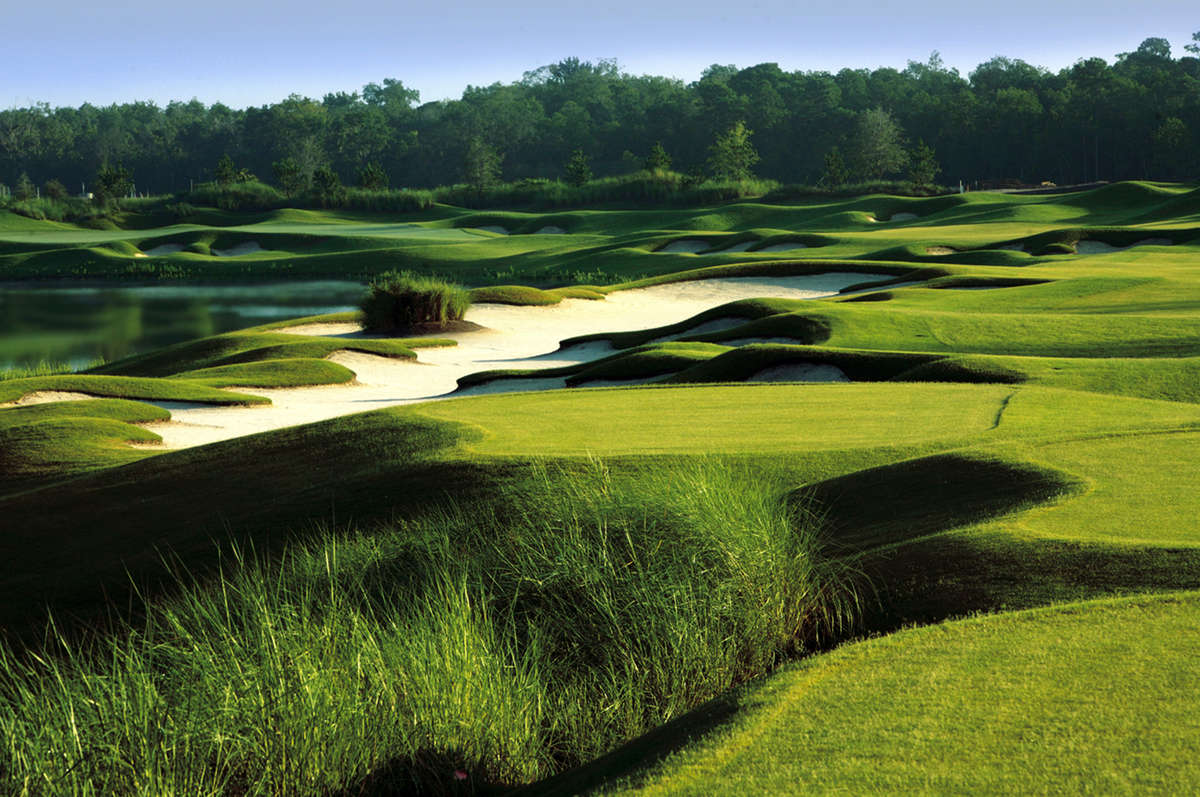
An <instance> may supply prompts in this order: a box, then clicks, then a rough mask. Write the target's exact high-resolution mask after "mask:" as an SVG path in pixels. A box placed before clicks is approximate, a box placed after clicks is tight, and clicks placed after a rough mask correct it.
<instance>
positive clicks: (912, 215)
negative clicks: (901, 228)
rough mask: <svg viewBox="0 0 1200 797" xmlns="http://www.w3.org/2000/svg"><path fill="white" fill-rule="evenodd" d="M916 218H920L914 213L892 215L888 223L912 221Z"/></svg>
mask: <svg viewBox="0 0 1200 797" xmlns="http://www.w3.org/2000/svg"><path fill="white" fill-rule="evenodd" d="M916 218H920V217H919V216H917V214H916V213H893V214H892V217H891V218H890V219H888V221H912V220H913V219H916Z"/></svg>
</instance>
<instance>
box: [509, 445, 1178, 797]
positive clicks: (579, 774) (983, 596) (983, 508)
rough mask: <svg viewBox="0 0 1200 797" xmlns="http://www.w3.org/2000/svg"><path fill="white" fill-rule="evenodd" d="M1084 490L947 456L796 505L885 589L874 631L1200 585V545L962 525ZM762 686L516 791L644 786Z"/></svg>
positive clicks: (1042, 473)
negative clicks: (1132, 543)
mask: <svg viewBox="0 0 1200 797" xmlns="http://www.w3.org/2000/svg"><path fill="white" fill-rule="evenodd" d="M1078 489H1080V485H1079V483H1078V482H1077V481H1075V480H1074V479H1072V478H1071V477H1070V476H1068V475H1067V474H1064V473H1062V472H1059V471H1054V470H1048V469H1043V468H1038V467H1035V466H1033V465H1029V464H1026V463H1011V462H1004V461H1001V460H995V459H987V458H981V457H975V456H962V455H956V454H947V455H937V456H932V457H924V458H920V459H915V460H908V461H905V462H900V463H896V464H894V465H887V466H883V467H879V468H871V469H868V470H864V471H859V472H857V473H853V474H849V475H846V476H842V477H838V478H834V479H829V480H827V481H823V482H819V483H816V484H813V485H810V486H808V487H806V488H804V489H802V490H798V491H796V492H795V493H794V494H793V496H792V500H795V501H798V502H799V503H800V505H801V506H803V507H804V508H805V509H806V510H807V511H810V512H818V513H822V514H823V515H824V518H825V522H826V524H827V527H828V528H829V529H830V531H831V533H832V536H833V538H834V539H835V540H836V543H835V544H836V545H837V547H839V548H841V549H842V550H844V551H846V552H847V554H848V555H851V556H858V557H861V560H860V561H861V564H862V567H863V568H864V570H865V571H866V572H867V573H868V575H869V577H870V579H871V580H872V582H873V583H874V585H875V587H876V589H877V590H878V601H877V602H876V603H875V605H874V606H873V607H872V608H869V609H868V610H867V612H866V614H865V616H864V618H863V625H862V631H863V633H867V634H877V633H887V632H889V631H894V630H896V629H898V628H900V627H903V626H905V625H911V624H914V623H933V622H938V621H942V620H946V619H950V618H954V617H960V616H964V615H969V614H973V613H978V612H993V611H1000V610H1014V609H1024V608H1032V607H1035V606H1044V605H1047V604H1050V603H1056V602H1069V601H1079V600H1087V599H1091V598H1099V597H1104V596H1113V595H1120V594H1129V593H1135V592H1159V591H1167V590H1182V589H1195V588H1197V587H1200V549H1183V548H1149V547H1147V548H1138V547H1127V546H1111V545H1102V544H1086V543H1080V542H1075V541H1070V540H1053V539H1043V538H1033V537H1022V536H1018V535H1015V534H1006V533H999V532H995V531H987V532H979V531H954V529H959V528H962V527H964V526H970V525H972V524H976V523H979V522H981V521H986V520H987V519H989V518H994V517H998V516H1001V515H1004V514H1007V513H1009V512H1013V511H1015V510H1018V509H1023V508H1026V507H1029V506H1031V505H1033V504H1036V503H1041V502H1044V501H1048V500H1053V499H1055V498H1057V497H1060V496H1063V495H1066V494H1069V493H1071V492H1074V491H1077V490H1078ZM948 497H949V498H950V499H951V500H947V498H948ZM768 677H769V676H768ZM761 684H762V679H758V680H756V681H755V682H752V683H750V684H746V685H744V686H743V687H740V688H738V689H735V690H732V691H730V692H728V693H726V694H725V695H722V696H721V697H719V698H717V699H716V700H714V701H711V702H709V703H706V704H705V705H703V706H701V707H700V708H698V709H696V710H695V711H692V712H690V713H688V714H686V715H684V716H682V717H679V718H678V719H676V720H673V721H672V722H670V723H668V724H667V725H664V726H662V727H660V728H657V729H655V730H654V731H652V732H651V733H648V734H646V735H644V736H641V737H639V738H637V739H634V740H632V741H630V742H628V743H626V744H625V745H623V746H621V747H620V748H618V749H616V750H614V751H613V752H611V753H609V754H607V755H605V756H603V757H601V758H599V759H597V760H595V761H593V762H591V763H589V764H587V765H584V766H582V767H579V768H576V769H574V770H571V771H568V772H565V773H562V774H560V775H557V776H555V777H552V778H548V779H546V780H543V781H541V782H539V783H535V784H532V785H530V786H526V787H524V788H522V789H519V790H517V791H516V792H514V794H518V795H522V797H531V796H532V795H565V794H578V793H587V792H594V791H603V790H604V789H606V788H609V787H614V786H618V785H619V786H620V787H623V788H629V787H634V788H636V786H637V785H638V783H639V781H640V780H641V779H642V778H644V777H645V776H647V775H648V774H649V773H650V772H651V771H652V769H653V768H654V767H655V765H656V764H657V763H658V762H660V761H661V760H662V759H663V758H665V757H666V756H668V755H670V754H671V753H673V752H675V751H677V750H680V749H682V748H683V747H685V746H687V745H689V744H692V743H694V742H696V741H697V740H699V739H702V738H703V737H705V736H706V735H709V734H711V733H713V732H714V731H718V730H719V729H720V728H721V727H722V726H724V725H726V724H727V723H729V722H730V721H732V720H733V719H734V718H735V717H736V716H737V714H738V713H739V711H740V710H741V708H740V707H741V705H742V703H743V701H742V699H741V695H742V694H744V692H745V691H746V690H747V689H754V688H755V687H756V686H759V685H761Z"/></svg>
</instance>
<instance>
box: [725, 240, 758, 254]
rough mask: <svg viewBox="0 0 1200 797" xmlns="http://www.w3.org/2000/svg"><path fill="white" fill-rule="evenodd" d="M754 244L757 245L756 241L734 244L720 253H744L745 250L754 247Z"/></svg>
mask: <svg viewBox="0 0 1200 797" xmlns="http://www.w3.org/2000/svg"><path fill="white" fill-rule="evenodd" d="M756 243H758V241H742V242H741V243H736V244H734V245H733V246H727V247H725V248H724V249H722V250H721V251H722V252H745V251H746V250H747V249H749V248H750V247H752V246H754V245H755V244H756Z"/></svg>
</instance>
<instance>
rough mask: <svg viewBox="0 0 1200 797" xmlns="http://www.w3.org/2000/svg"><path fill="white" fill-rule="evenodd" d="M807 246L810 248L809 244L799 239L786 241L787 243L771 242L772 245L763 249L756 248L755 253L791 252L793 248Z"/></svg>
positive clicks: (804, 247) (805, 247)
mask: <svg viewBox="0 0 1200 797" xmlns="http://www.w3.org/2000/svg"><path fill="white" fill-rule="evenodd" d="M807 248H808V244H802V243H800V242H799V241H792V242H791V243H786V244H771V245H770V246H764V247H763V248H762V249H756V250H755V253H756V254H757V253H758V252H790V251H791V250H793V249H807Z"/></svg>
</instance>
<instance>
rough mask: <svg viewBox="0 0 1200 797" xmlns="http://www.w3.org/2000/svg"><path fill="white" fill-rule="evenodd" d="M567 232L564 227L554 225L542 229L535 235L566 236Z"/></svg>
mask: <svg viewBox="0 0 1200 797" xmlns="http://www.w3.org/2000/svg"><path fill="white" fill-rule="evenodd" d="M566 234H567V231H566V230H564V229H563V228H562V227H556V226H554V225H553V224H547V225H546V226H545V227H543V228H542V229H540V230H538V231H537V232H536V233H534V235H566Z"/></svg>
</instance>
